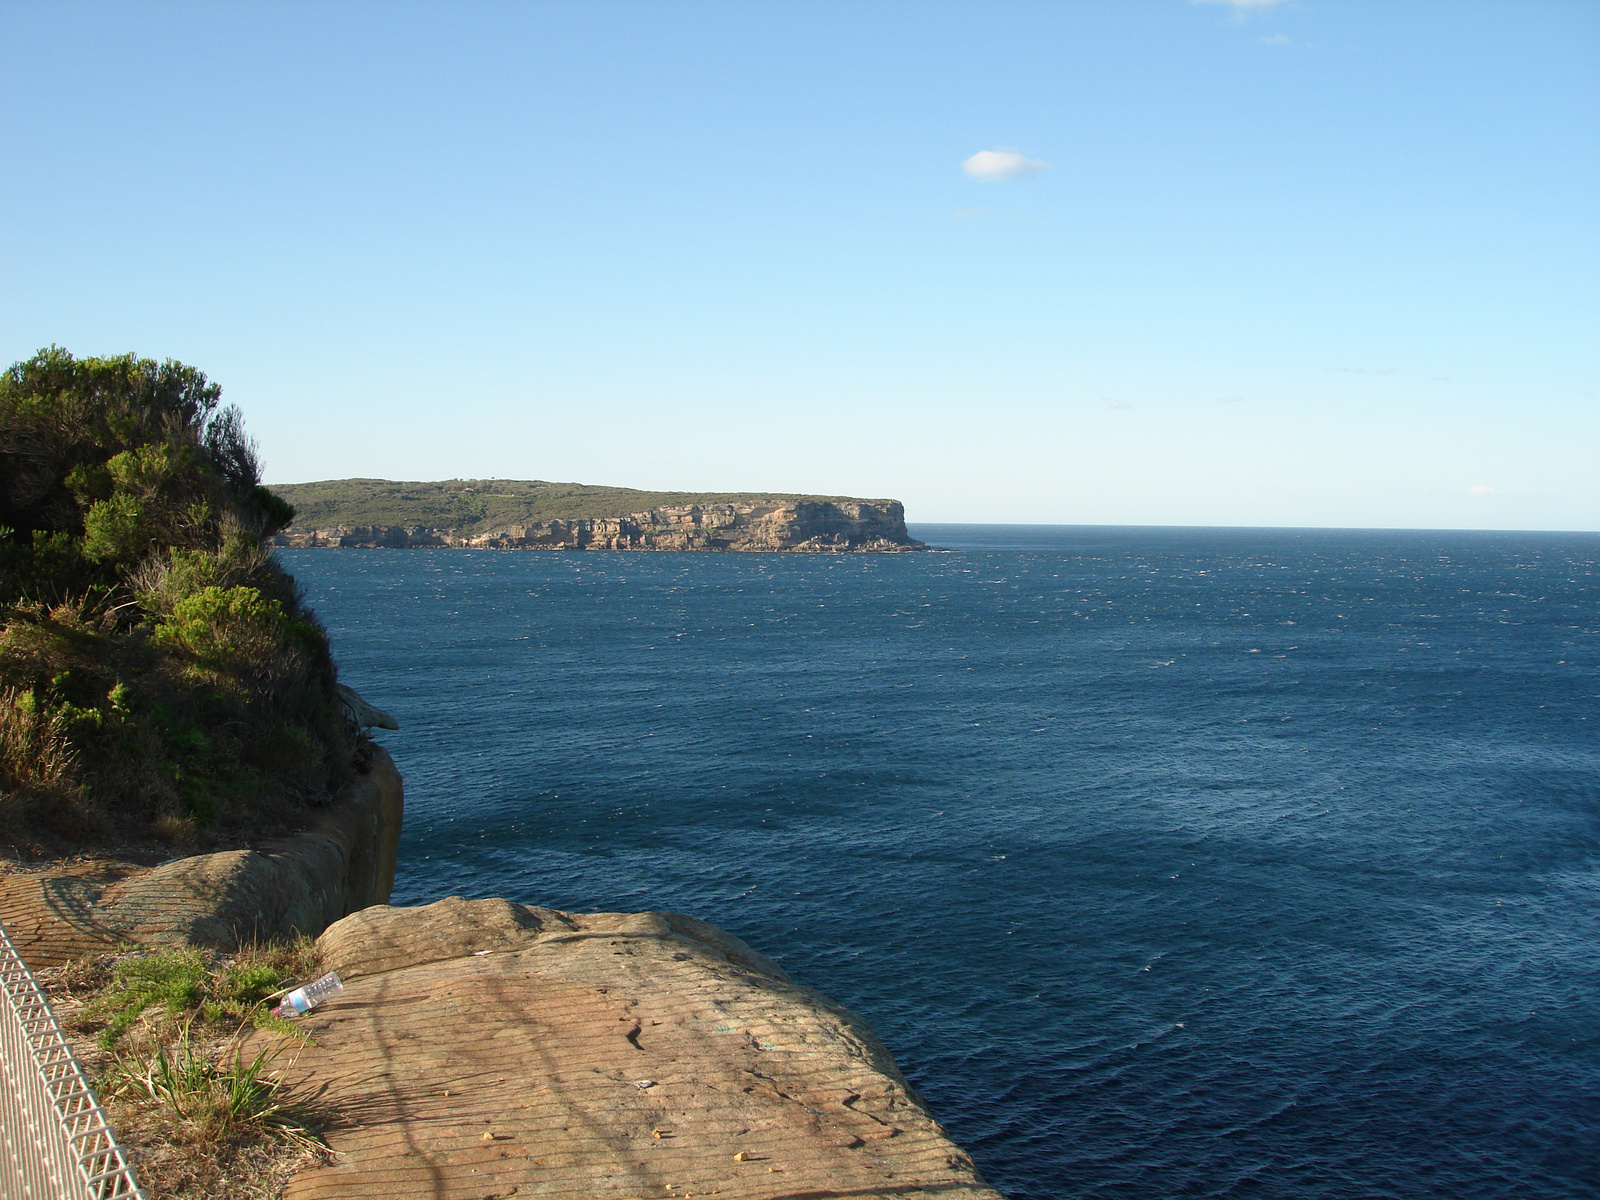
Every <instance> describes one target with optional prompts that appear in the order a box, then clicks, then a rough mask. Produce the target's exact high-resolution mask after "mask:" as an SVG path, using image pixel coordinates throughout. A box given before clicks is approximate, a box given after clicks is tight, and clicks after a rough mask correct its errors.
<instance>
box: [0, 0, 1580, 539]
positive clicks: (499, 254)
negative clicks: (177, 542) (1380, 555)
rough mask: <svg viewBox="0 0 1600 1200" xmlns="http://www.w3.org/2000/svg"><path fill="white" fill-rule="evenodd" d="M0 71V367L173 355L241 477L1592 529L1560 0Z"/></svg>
mask: <svg viewBox="0 0 1600 1200" xmlns="http://www.w3.org/2000/svg"><path fill="white" fill-rule="evenodd" d="M0 41H3V43H4V44H5V46H6V47H7V50H8V53H7V55H6V58H7V69H6V71H5V72H4V73H3V74H0V151H3V153H4V160H3V161H4V162H5V164H6V167H5V170H4V171H3V172H0V340H3V345H0V355H3V357H4V361H6V362H10V361H14V360H16V359H19V358H22V357H25V356H27V355H29V354H31V353H32V352H33V351H34V350H36V349H38V348H39V347H40V346H43V345H48V344H50V343H52V342H55V343H58V344H61V345H64V346H66V347H68V348H69V349H71V350H73V351H74V352H75V353H79V354H92V353H116V352H122V351H125V350H136V351H138V352H139V353H141V354H145V355H150V356H154V357H167V356H171V357H174V358H178V359H181V360H183V361H185V362H189V363H192V364H194V365H196V366H199V367H200V368H202V369H203V370H205V371H207V372H208V373H209V374H210V375H211V376H212V378H214V379H216V380H217V381H219V382H220V383H221V384H222V385H223V387H224V389H225V395H226V398H227V399H229V400H232V401H234V402H236V403H238V404H239V405H240V406H241V407H242V408H243V409H244V411H245V415H246V418H247V422H248V425H249V427H250V429H251V430H252V432H253V433H254V434H255V435H256V436H257V437H258V438H259V440H260V443H261V448H262V454H263V458H264V459H265V461H266V465H267V474H268V476H269V478H271V479H272V480H274V481H279V482H297V481H304V480H310V479H322V478H335V477H342V476H350V475H370V476H383V477H387V478H397V479H439V478H450V477H458V476H468V477H490V476H502V477H511V478H541V479H562V480H568V479H571V480H582V481H585V482H593V483H610V484H620V485H626V486H635V487H644V488H682V489H694V490H701V489H708V490H709V489H730V490H732V489H738V490H767V489H771V490H797V491H807V492H824V493H849V494H856V495H877V496H883V495H891V496H897V497H899V498H901V499H903V500H904V501H905V502H906V505H907V510H908V515H909V517H910V518H911V519H912V520H913V521H917V520H924V521H941V520H949V521H961V520H969V521H1040V522H1071V523H1077V522H1084V523H1113V524H1122V523H1128V524H1150V523H1155V524H1225V525H1321V526H1373V527H1377V526H1400V527H1457V528H1536V529H1584V530H1595V529H1600V470H1597V468H1596V458H1597V451H1600V350H1597V337H1596V334H1597V331H1600V5H1597V4H1594V3H1592V2H1587V0H1581V2H1580V0H1575V2H1571V3H1543V2H1539V0H1517V2H1508V3H1473V2H1471V0H1452V2H1449V3H1428V2H1426V0H1405V2H1404V3H1396V2H1394V0H1383V2H1375V3H1359V2H1355V0H1350V2H1344V0H1280V2H1278V3H1265V2H1257V3H1249V4H1230V3H1225V2H1223V3H1191V2H1190V0H1098V2H1089V0H1084V2H1080V3H1070V2H1058V3H1000V2H990V3H976V2H974V3H962V4H942V3H932V2H927V3H914V4H911V3H908V4H896V3H873V2H871V0H853V2H851V3H838V4H834V3H826V2H815V0H806V2H804V3H777V2H761V3H758V2H755V0H751V2H748V3H740V4H673V3H605V2H586V3H549V4H532V3H529V4H511V3H503V4H469V3H450V4H437V5H407V4H400V3H385V4H370V5H369V4H337V3H334V4H320V3H319V4H277V5H274V4H266V3H256V4H250V5H243V4H241V5H227V4H193V5H151V4H139V3H117V4H111V3H106V4H97V5H81V4H70V3H49V4H32V3H19V2H17V0H11V2H10V3H7V4H6V5H4V6H3V7H0ZM980 152H989V153H990V157H988V158H987V159H985V158H979V159H978V160H976V164H975V165H976V166H979V167H981V166H982V165H983V164H984V163H986V162H987V163H988V164H989V165H991V166H994V165H998V166H1000V167H1001V168H1004V167H1006V165H1007V164H1008V163H1011V164H1017V165H1018V166H1019V168H1023V169H1019V170H1017V171H1016V172H1014V173H1012V174H1010V175H1006V172H1004V171H1001V175H1002V176H1005V177H999V178H981V177H976V178H975V177H974V176H973V175H972V174H969V172H968V171H966V170H964V169H963V163H966V162H969V160H972V157H973V156H974V155H978V154H980ZM1030 167H1031V168H1032V169H1025V168H1030Z"/></svg>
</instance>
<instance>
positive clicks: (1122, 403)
mask: <svg viewBox="0 0 1600 1200" xmlns="http://www.w3.org/2000/svg"><path fill="white" fill-rule="evenodd" d="M1106 407H1107V408H1132V407H1133V405H1131V404H1129V403H1128V402H1127V401H1126V400H1107V401H1106Z"/></svg>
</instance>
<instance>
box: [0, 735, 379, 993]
mask: <svg viewBox="0 0 1600 1200" xmlns="http://www.w3.org/2000/svg"><path fill="white" fill-rule="evenodd" d="M404 803H405V799H404V793H403V788H402V784H401V781H400V773H399V772H398V771H396V770H395V766H394V760H392V759H391V758H390V757H389V755H388V754H387V753H386V752H385V751H384V750H383V749H382V748H380V747H377V746H374V747H373V759H372V769H371V771H370V772H369V773H368V774H366V775H363V776H360V777H358V778H357V779H356V780H355V781H354V782H352V783H351V784H350V785H349V786H347V787H346V788H345V789H344V790H343V791H342V792H340V794H339V796H338V797H337V798H336V799H335V801H334V803H333V804H332V805H330V806H329V807H328V808H326V809H325V810H323V811H322V812H321V813H320V814H319V815H318V816H317V818H316V819H315V820H314V821H313V822H312V823H311V826H310V827H309V828H308V829H306V830H305V831H304V832H303V833H298V834H295V835H294V836H292V837H288V838H283V839H281V840H279V841H276V842H271V843H268V844H266V845H264V846H262V847H260V848H259V849H255V850H222V851H218V852H217V853H215V854H196V855H191V856H189V857H187V858H179V859H174V860H173V861H171V862H167V863H163V864H161V865H160V866H158V867H141V866H138V865H137V864H134V863H128V862H121V861H118V860H116V859H106V858H100V859H90V860H87V861H82V862H76V863H73V864H71V865H69V866H64V867H59V868H56V869H53V870H46V871H33V872H21V873H18V874H14V875H5V876H0V924H3V925H4V926H5V929H6V932H7V933H8V934H9V935H10V937H11V940H12V942H13V943H15V945H16V947H17V952H18V953H19V954H21V955H22V958H23V961H24V962H26V963H27V964H28V965H29V966H30V967H44V966H56V965H59V964H60V963H63V962H66V961H67V960H68V959H71V958H76V957H78V956H80V955H84V954H94V953H96V952H100V951H106V950H115V949H117V948H118V947H119V946H122V945H125V944H127V943H130V942H131V943H133V944H134V945H140V946H173V945H182V944H185V943H191V944H194V945H199V946H210V947H213V948H215V949H219V950H236V949H238V948H239V947H240V946H241V945H244V944H246V943H248V942H251V941H255V940H257V939H263V938H274V937H293V936H295V935H297V934H308V935H310V936H313V937H315V936H316V935H317V934H319V933H321V932H322V931H323V930H324V929H326V928H327V927H328V926H329V925H330V924H332V923H333V922H335V921H337V920H339V919H340V918H341V917H343V916H346V915H347V914H349V913H353V912H356V911H358V910H360V909H363V908H366V907H367V906H369V905H372V904H384V903H387V901H388V899H389V891H390V889H391V888H392V887H393V886H394V871H395V857H396V852H397V850H398V848H399V845H400V824H401V819H402V810H403V807H404Z"/></svg>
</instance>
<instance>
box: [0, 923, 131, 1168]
mask: <svg viewBox="0 0 1600 1200" xmlns="http://www.w3.org/2000/svg"><path fill="white" fill-rule="evenodd" d="M0 1141H3V1142H4V1151H5V1154H4V1156H3V1157H0V1196H3V1197H4V1198H5V1200H114V1198H115V1200H123V1198H128V1200H132V1198H134V1197H137V1198H138V1200H146V1197H145V1193H144V1190H143V1189H142V1188H140V1187H139V1185H138V1182H137V1181H136V1180H135V1179H134V1174H133V1167H132V1166H131V1165H130V1164H129V1162H128V1160H127V1157H126V1156H125V1155H124V1154H123V1152H122V1147H120V1146H118V1145H117V1140H116V1137H115V1135H113V1134H112V1132H111V1126H109V1125H108V1124H107V1123H106V1114H105V1111H104V1110H103V1109H102V1108H101V1107H100V1103H99V1101H98V1100H96V1099H95V1094H94V1092H93V1091H92V1090H90V1088H89V1081H88V1079H87V1078H85V1077H84V1074H83V1068H82V1067H81V1066H79V1065H78V1060H77V1059H76V1058H74V1057H73V1054H72V1050H71V1048H70V1047H69V1046H68V1045H67V1040H66V1038H65V1037H63V1036H62V1034H61V1026H59V1025H57V1024H56V1019H55V1015H54V1014H53V1013H51V1011H50V1006H49V1004H47V1003H46V1002H45V998H44V993H43V992H41V991H40V990H39V985H38V984H37V983H36V982H35V981H34V978H33V976H32V975H31V974H30V973H29V972H28V968H27V967H26V966H24V965H23V962H22V959H21V958H20V957H19V956H18V955H17V950H16V947H15V946H13V945H12V944H11V939H10V938H9V937H7V936H6V932H5V927H4V926H0Z"/></svg>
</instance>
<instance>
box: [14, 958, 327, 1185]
mask: <svg viewBox="0 0 1600 1200" xmlns="http://www.w3.org/2000/svg"><path fill="white" fill-rule="evenodd" d="M317 973H318V967H317V963H316V956H315V951H314V949H313V948H312V946H311V943H310V942H309V941H307V940H305V939H302V940H300V941H298V942H293V943H272V944H266V945H261V946H254V947H249V948H247V949H245V950H243V951H241V952H240V953H238V954H232V955H209V954H206V953H205V952H203V951H199V950H196V949H193V948H181V949H177V950H163V951H157V952H153V953H145V952H141V951H128V952H125V953H121V954H102V955H95V956H92V957H90V958H86V959H81V960H78V961H75V962H71V963H68V964H66V965H65V966H62V967H57V968H53V969H50V970H46V971H41V972H39V973H38V975H39V980H40V983H41V984H43V985H44V986H45V987H46V988H47V990H48V991H49V992H50V996H51V1003H52V1006H53V1007H54V1008H55V1009H56V1012H57V1015H58V1016H59V1017H60V1018H61V1022H62V1025H63V1027H64V1028H65V1029H66V1030H67V1032H68V1036H69V1038H70V1039H71V1040H72V1042H73V1049H74V1051H75V1052H76V1053H77V1054H78V1056H79V1059H80V1060H81V1061H82V1062H83V1063H84V1065H85V1067H86V1069H88V1070H89V1072H90V1074H91V1077H92V1078H93V1079H94V1080H95V1086H96V1089H97V1090H98V1091H99V1093H100V1096H101V1099H102V1102H103V1103H104V1104H105V1106H106V1110H107V1112H108V1113H109V1114H110V1117H111V1121H112V1125H113V1127H114V1128H115V1129H116V1130H117V1135H118V1140H119V1141H120V1142H121V1144H122V1146H123V1148H124V1150H126V1151H127V1153H128V1155H129V1157H130V1158H131V1159H132V1161H133V1163H134V1167H135V1169H136V1170H137V1171H138V1173H139V1180H140V1183H141V1184H142V1185H143V1186H144V1187H145V1189H146V1190H147V1191H148V1192H149V1194H150V1197H151V1200H265V1198H268V1197H277V1196H280V1195H281V1194H282V1192H283V1189H284V1187H285V1186H286V1185H287V1184H288V1181H289V1179H290V1178H291V1177H292V1176H293V1175H294V1174H295V1172H296V1171H299V1170H300V1169H302V1168H304V1167H307V1166H310V1165H312V1164H315V1163H320V1162H325V1161H327V1158H328V1150H327V1147H326V1146H325V1145H324V1144H323V1142H322V1140H321V1137H320V1132H319V1131H320V1130H321V1129H322V1128H323V1127H324V1126H325V1125H326V1124H327V1123H328V1122H329V1121H330V1120H331V1117H332V1114H331V1113H330V1112H329V1111H327V1109H326V1108H325V1107H324V1106H323V1105H322V1104H321V1103H320V1102H319V1098H318V1097H317V1096H316V1095H311V1094H305V1093H303V1092H299V1091H295V1090H292V1089H290V1088H287V1087H285V1086H284V1085H283V1084H282V1083H281V1082H280V1079H279V1075H278V1073H277V1072H278V1068H279V1066H280V1064H286V1063H287V1062H290V1061H292V1060H293V1056H294V1055H295V1054H296V1053H297V1052H298V1051H299V1049H300V1047H301V1046H302V1045H303V1044H304V1036H303V1034H302V1033H301V1031H300V1030H299V1029H297V1028H296V1027H295V1026H293V1025H292V1024H290V1023H289V1022H285V1021H283V1020H281V1019H280V1018H276V1017H273V1016H271V1015H270V1014H269V1013H268V1012H267V1004H268V1002H269V1001H270V1000H271V999H273V998H274V997H276V996H277V995H278V994H280V993H281V992H282V991H283V990H285V989H286V988H287V987H289V986H292V985H294V984H296V983H299V982H303V981H307V980H310V979H312V978H314V977H315V976H316V975H317ZM257 1028H265V1029H267V1030H269V1031H271V1032H273V1033H275V1034H276V1035H277V1036H276V1037H275V1038H274V1039H273V1040H272V1041H271V1042H270V1043H269V1044H268V1045H267V1048H266V1049H263V1050H259V1051H255V1052H253V1053H246V1052H245V1051H244V1050H243V1049H242V1046H243V1042H244V1039H245V1037H246V1036H247V1035H248V1034H250V1033H251V1032H252V1031H253V1030H255V1029H257Z"/></svg>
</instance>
